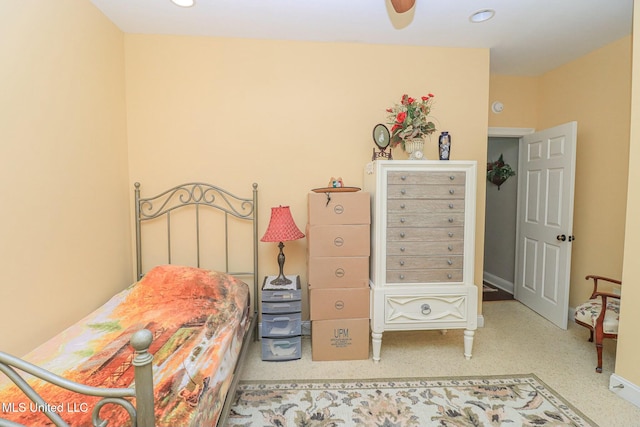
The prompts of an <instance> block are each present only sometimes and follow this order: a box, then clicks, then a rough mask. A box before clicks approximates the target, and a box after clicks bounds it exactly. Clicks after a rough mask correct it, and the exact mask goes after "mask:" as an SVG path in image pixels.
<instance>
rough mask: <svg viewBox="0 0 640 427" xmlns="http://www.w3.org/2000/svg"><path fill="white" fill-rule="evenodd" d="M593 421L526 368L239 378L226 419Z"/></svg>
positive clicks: (278, 424)
mask: <svg viewBox="0 0 640 427" xmlns="http://www.w3.org/2000/svg"><path fill="white" fill-rule="evenodd" d="M502 425H505V426H513V427H516V426H596V424H595V423H593V421H591V420H589V419H588V418H587V417H585V416H584V415H583V414H582V413H580V411H578V410H577V409H575V408H574V407H572V406H571V405H570V404H569V403H568V402H567V401H566V400H564V399H563V398H562V397H561V396H559V395H558V394H557V393H556V392H554V391H553V390H552V389H550V388H549V387H548V386H547V385H546V384H544V383H543V382H542V381H540V379H539V378H537V377H536V376H535V375H533V374H528V375H510V376H492V377H464V378H462V377H460V378H432V379H429V378H418V379H408V380H407V379H396V380H391V379H379V380H354V381H348V380H326V381H309V382H296V381H290V382H287V381H278V382H276V381H260V382H253V381H252V382H246V381H241V382H240V385H239V387H238V390H237V391H236V395H235V400H234V404H233V407H232V409H231V413H230V415H229V418H228V420H227V424H226V426H228V427H258V426H260V427H293V426H296V427H303V426H304V427H334V426H345V427H351V426H354V427H400V426H402V427H408V426H415V427H426V426H455V427H466V426H476V427H477V426H487V427H488V426H502Z"/></svg>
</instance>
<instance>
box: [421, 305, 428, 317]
mask: <svg viewBox="0 0 640 427" xmlns="http://www.w3.org/2000/svg"><path fill="white" fill-rule="evenodd" d="M420 311H421V312H422V314H424V315H425V316H428V315H430V314H431V306H430V305H429V304H422V305H421V306H420Z"/></svg>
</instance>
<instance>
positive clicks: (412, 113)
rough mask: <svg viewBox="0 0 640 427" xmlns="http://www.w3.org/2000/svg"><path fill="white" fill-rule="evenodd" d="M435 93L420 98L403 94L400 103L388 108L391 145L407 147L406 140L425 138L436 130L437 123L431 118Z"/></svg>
mask: <svg viewBox="0 0 640 427" xmlns="http://www.w3.org/2000/svg"><path fill="white" fill-rule="evenodd" d="M434 96H435V95H434V94H432V93H430V94H428V95H427V96H422V97H420V99H416V98H412V97H410V96H409V95H407V94H405V95H402V100H401V101H400V104H396V105H394V106H393V107H392V108H387V113H389V115H388V117H387V124H389V125H391V141H390V143H391V146H392V147H397V146H398V145H400V146H401V147H402V149H403V150H404V149H405V145H404V144H405V142H406V141H407V140H411V139H415V138H423V137H424V136H425V135H431V134H432V133H434V132H435V131H436V125H435V124H434V123H433V122H432V121H431V120H429V114H430V113H431V106H432V104H433V98H434Z"/></svg>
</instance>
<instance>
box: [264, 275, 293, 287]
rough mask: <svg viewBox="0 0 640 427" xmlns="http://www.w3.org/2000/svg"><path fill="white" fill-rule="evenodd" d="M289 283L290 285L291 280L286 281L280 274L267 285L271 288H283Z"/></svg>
mask: <svg viewBox="0 0 640 427" xmlns="http://www.w3.org/2000/svg"><path fill="white" fill-rule="evenodd" d="M291 283H292V282H291V280H289V279H287V278H286V277H285V276H283V275H282V274H280V276H278V277H276V278H275V279H273V280H272V281H271V282H269V284H270V285H273V286H285V285H290V284H291Z"/></svg>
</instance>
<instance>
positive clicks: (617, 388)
mask: <svg viewBox="0 0 640 427" xmlns="http://www.w3.org/2000/svg"><path fill="white" fill-rule="evenodd" d="M609 390H610V391H612V392H614V393H615V394H617V395H618V396H620V397H621V398H623V399H624V400H626V401H628V402H630V403H632V404H633V405H635V406H637V407H638V408H640V386H637V385H636V384H634V383H632V382H631V381H627V380H626V379H624V378H622V377H621V376H620V375H616V374H611V377H609Z"/></svg>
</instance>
